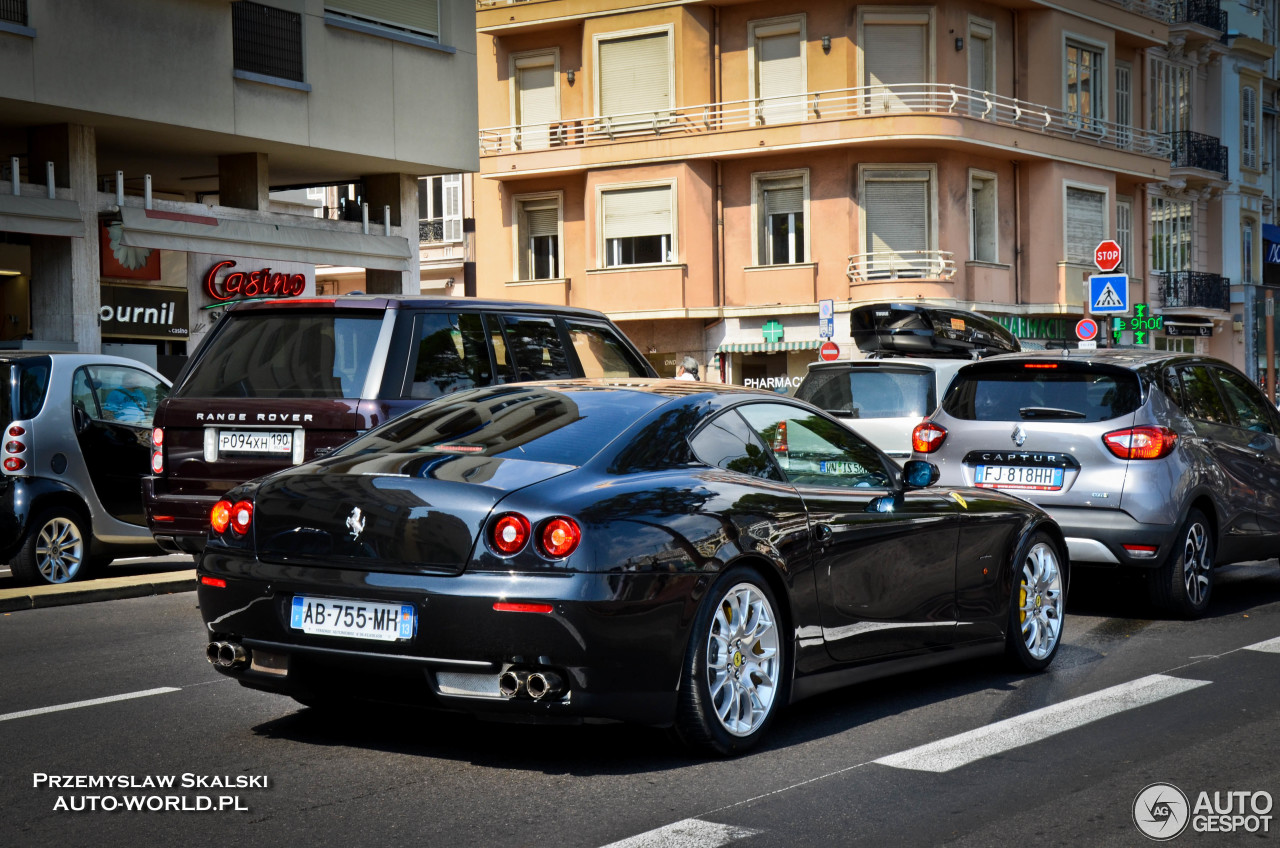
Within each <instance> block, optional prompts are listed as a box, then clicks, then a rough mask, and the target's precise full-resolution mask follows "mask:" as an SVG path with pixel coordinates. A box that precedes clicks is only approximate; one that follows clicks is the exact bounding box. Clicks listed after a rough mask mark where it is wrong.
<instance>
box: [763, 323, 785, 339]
mask: <svg viewBox="0 0 1280 848" xmlns="http://www.w3.org/2000/svg"><path fill="white" fill-rule="evenodd" d="M761 330H762V331H763V332H764V340H765V341H766V342H768V343H769V344H777V343H778V342H780V341H782V322H781V321H770V322H768V323H767V324H765V325H764V327H762V328H761Z"/></svg>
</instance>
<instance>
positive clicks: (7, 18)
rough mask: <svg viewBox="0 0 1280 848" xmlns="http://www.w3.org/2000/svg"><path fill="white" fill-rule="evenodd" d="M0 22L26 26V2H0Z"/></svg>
mask: <svg viewBox="0 0 1280 848" xmlns="http://www.w3.org/2000/svg"><path fill="white" fill-rule="evenodd" d="M0 21H4V22H5V23H10V24H17V25H18V26H26V25H27V0H0Z"/></svg>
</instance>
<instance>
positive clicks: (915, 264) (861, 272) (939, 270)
mask: <svg viewBox="0 0 1280 848" xmlns="http://www.w3.org/2000/svg"><path fill="white" fill-rule="evenodd" d="M953 255H954V254H952V252H951V251H949V250H903V251H898V252H894V251H884V250H882V251H875V252H873V253H855V254H854V255H853V256H850V257H849V267H848V269H847V270H846V273H847V274H848V275H849V281H850V282H852V283H876V282H881V281H883V280H920V279H934V280H949V279H951V278H952V277H954V276H955V275H956V263H955V260H954V259H953V258H952V256H953Z"/></svg>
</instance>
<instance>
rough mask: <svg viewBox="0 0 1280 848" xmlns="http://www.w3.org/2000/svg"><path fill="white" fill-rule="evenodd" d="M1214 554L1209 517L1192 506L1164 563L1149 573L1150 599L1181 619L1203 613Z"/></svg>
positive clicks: (1210, 589) (1207, 606)
mask: <svg viewBox="0 0 1280 848" xmlns="http://www.w3.org/2000/svg"><path fill="white" fill-rule="evenodd" d="M1213 553H1214V551H1213V533H1212V531H1211V530H1210V527H1209V520H1208V519H1207V518H1205V515H1204V513H1203V512H1201V511H1200V510H1198V509H1193V510H1191V511H1190V512H1188V513H1187V520H1186V521H1184V522H1183V523H1182V527H1181V528H1179V529H1178V535H1177V536H1176V537H1175V539H1174V542H1173V550H1171V551H1169V556H1168V557H1167V558H1166V559H1165V561H1164V564H1163V565H1161V566H1160V567H1159V568H1158V569H1156V570H1155V571H1154V572H1153V573H1152V574H1151V575H1150V580H1151V600H1152V602H1153V603H1155V604H1156V606H1158V607H1161V608H1162V609H1165V610H1168V611H1169V612H1171V613H1173V614H1175V615H1179V616H1181V617H1183V618H1199V617H1200V616H1202V615H1204V613H1205V610H1207V609H1208V608H1209V596H1210V595H1212V594H1213Z"/></svg>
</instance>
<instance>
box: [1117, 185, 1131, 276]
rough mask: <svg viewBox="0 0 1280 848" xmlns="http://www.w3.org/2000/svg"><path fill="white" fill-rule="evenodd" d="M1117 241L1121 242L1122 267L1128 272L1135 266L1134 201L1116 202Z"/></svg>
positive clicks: (1121, 268) (1122, 269) (1120, 268)
mask: <svg viewBox="0 0 1280 848" xmlns="http://www.w3.org/2000/svg"><path fill="white" fill-rule="evenodd" d="M1116 241H1117V242H1119V243H1120V267H1119V268H1118V269H1117V270H1121V271H1124V272H1125V273H1128V272H1130V271H1131V270H1132V268H1133V258H1132V254H1133V203H1132V201H1129V200H1121V201H1119V202H1117V203H1116Z"/></svg>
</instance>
